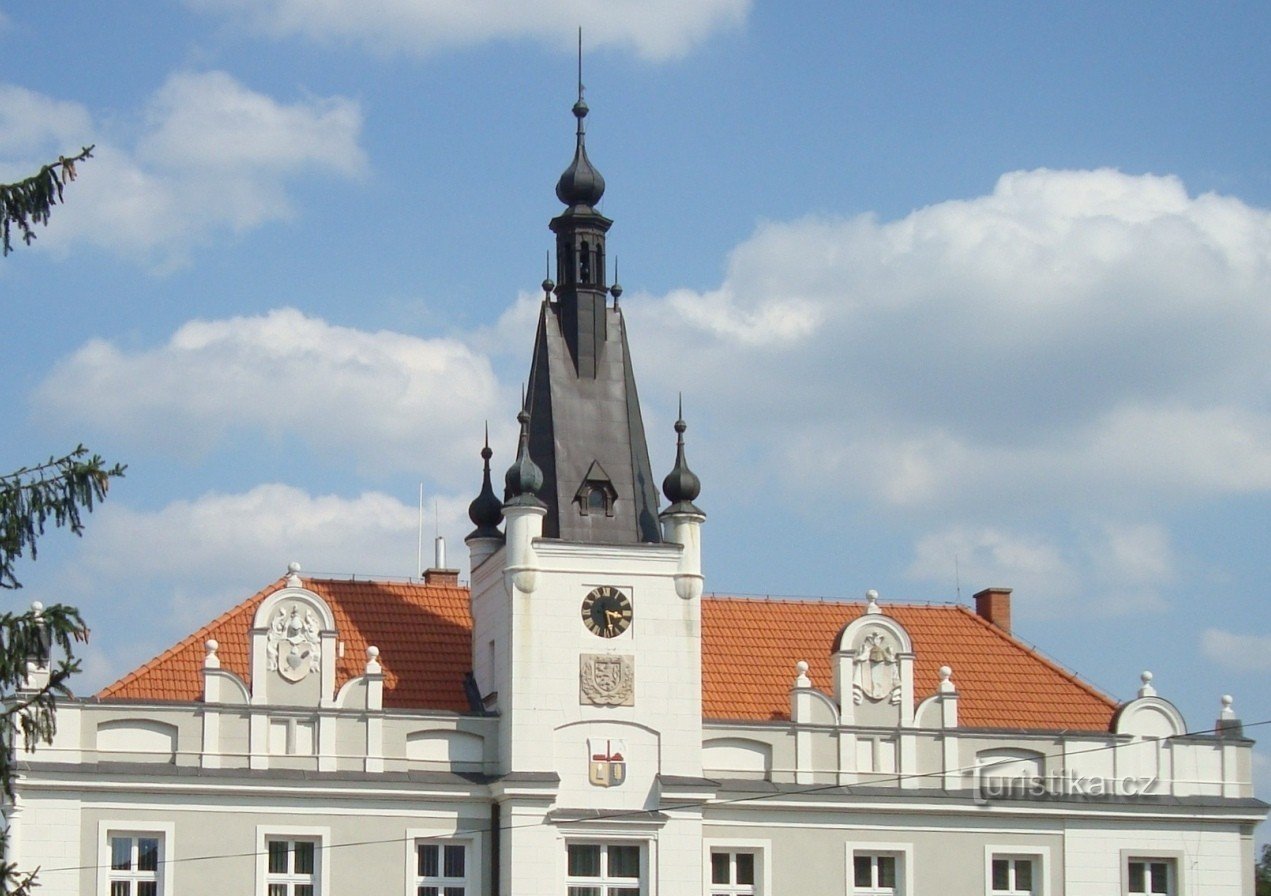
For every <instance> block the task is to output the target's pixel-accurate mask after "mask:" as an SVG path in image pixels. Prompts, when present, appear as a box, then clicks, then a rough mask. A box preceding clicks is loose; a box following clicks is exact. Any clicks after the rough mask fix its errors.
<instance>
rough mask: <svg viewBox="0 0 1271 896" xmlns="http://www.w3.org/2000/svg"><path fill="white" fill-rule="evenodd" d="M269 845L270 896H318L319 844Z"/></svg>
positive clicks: (267, 880)
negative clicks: (317, 859) (316, 859)
mask: <svg viewBox="0 0 1271 896" xmlns="http://www.w3.org/2000/svg"><path fill="white" fill-rule="evenodd" d="M265 845H266V849H267V850H268V854H267V864H266V867H265V893H266V896H317V893H318V889H317V886H318V872H317V863H316V861H315V858H316V856H317V852H318V844H317V842H315V841H313V840H281V839H273V838H270V839H268V840H266V841H265ZM112 896H113V894H112Z"/></svg>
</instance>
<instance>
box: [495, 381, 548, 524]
mask: <svg viewBox="0 0 1271 896" xmlns="http://www.w3.org/2000/svg"><path fill="white" fill-rule="evenodd" d="M516 419H517V422H518V423H520V424H521V438H520V442H519V443H518V444H517V448H516V460H514V461H512V466H510V467H508V471H507V474H506V475H505V476H504V477H503V486H504V487H503V503H504V504H505V505H507V504H532V505H538V506H542V504H543V502H542V501H540V500H539V499H538V494H537V493H538V490H539V489H540V488H542V487H543V471H542V470H540V469H539V466H538V464H536V463H534V461H533V459H531V458H530V412H529V411H528V410H526V408H525V403H524V401H522V403H521V412H520V413H519V414H517V415H516Z"/></svg>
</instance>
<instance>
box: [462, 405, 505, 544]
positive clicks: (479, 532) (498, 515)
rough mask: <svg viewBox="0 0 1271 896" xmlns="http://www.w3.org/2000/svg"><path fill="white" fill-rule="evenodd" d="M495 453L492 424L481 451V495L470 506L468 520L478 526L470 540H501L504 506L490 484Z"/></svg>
mask: <svg viewBox="0 0 1271 896" xmlns="http://www.w3.org/2000/svg"><path fill="white" fill-rule="evenodd" d="M493 456H494V452H493V451H491V450H490V424H488V423H487V424H486V426H485V447H484V448H482V449H481V460H482V462H483V466H484V469H483V470H482V472H481V493H480V494H479V495H477V496H476V498H474V499H473V501H472V503H471V504H469V505H468V519H470V520H472V523H473V525H475V526H476V528H475V529H473V530H472V531H471V532H469V533H468V538H501V537H502V533H500V532H499V523H501V522H503V505H502V504H501V503H499V498H498V496H497V495H495V494H494V486H492V485H491V484H490V458H491V457H493Z"/></svg>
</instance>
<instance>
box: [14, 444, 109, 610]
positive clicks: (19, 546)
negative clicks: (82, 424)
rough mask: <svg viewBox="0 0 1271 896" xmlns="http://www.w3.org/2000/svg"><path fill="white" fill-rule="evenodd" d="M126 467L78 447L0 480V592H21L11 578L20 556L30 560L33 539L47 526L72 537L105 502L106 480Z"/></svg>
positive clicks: (34, 554) (33, 545) (15, 578)
mask: <svg viewBox="0 0 1271 896" xmlns="http://www.w3.org/2000/svg"><path fill="white" fill-rule="evenodd" d="M125 469H126V467H124V466H122V465H121V464H115V465H114V466H113V467H107V466H106V463H105V461H103V460H102V459H101V457H100V456H98V455H96V454H93V455H89V452H88V449H87V448H85V447H84V446H83V445H79V446H76V448H75V450H74V451H72V452H71V453H70V454H67V455H64V456H62V457H50V458H49V459H48V460H47V461H45V462H44V463H42V464H36V465H35V466H31V467H23V468H22V469H20V470H17V471H15V472H13V473H9V474H8V475H4V476H0V588H21V587H22V583H21V582H19V581H18V580H17V577H16V576H15V575H14V571H13V567H14V563H15V562H16V561H17V559H18V558H19V557H21V556H23V554H24V553H25V552H26V551H28V550H29V551H30V554H31V558H32V559H35V556H36V539H37V538H38V537H39V536H40V535H43V534H44V529H45V526H46V525H48V524H49V523H52V524H53V525H54V526H56V527H59V528H62V527H64V528H68V529H70V530H71V531H72V532H74V533H75V534H76V535H80V534H82V533H83V531H84V522H83V518H82V515H83V514H84V513H90V512H92V509H93V505H94V504H95V503H96V502H99V501H101V500H102V499H103V498H105V497H106V492H107V490H108V489H109V488H110V480H111V479H112V478H114V477H117V476H123V475H124V470H125Z"/></svg>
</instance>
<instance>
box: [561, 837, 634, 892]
mask: <svg viewBox="0 0 1271 896" xmlns="http://www.w3.org/2000/svg"><path fill="white" fill-rule="evenodd" d="M653 842H654V841H652V840H650V839H649V838H648V837H623V836H605V835H596V836H580V837H568V838H566V839H565V841H564V843H565V849H564V850H563V851H562V854H561V859H562V861H563V862H564V867H563V869H562V870H563V871H564V874H563V876H562V880H564V892H565V893H566V894H567V893H569V888H570V887H597V888H600V891H601V896H608V894H609V892H610V890H611V889H616V888H619V887H626V888H628V889H629V888H630V887H631V884H630V881H631V880H633V878H629V877H622V878H611V877H609V876H608V870H609V860H608V854H607V850H608V848H609V847H610V846H634V847H636V848H637V849H639V850H640V876H639V877H638V878H634V880H635V881H636V887H637V889H638V890H639V892H640V896H651V894H652V893H653V892H654V890H653V889H652V888H651V887H650V885H649V881H650V871H649V869H651V868H653V867H655V866H654V862H653ZM571 846H599V847H601V849H602V850H605V851H606V852H604V853H602V858H601V875H600V876H599V877H594V878H582V877H577V876H575V875H571V874H570V873H569V848H570V847H571ZM624 881H626V882H627V883H623V882H624Z"/></svg>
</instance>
